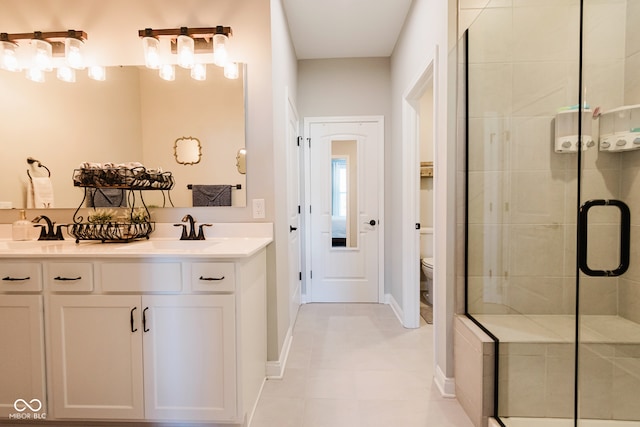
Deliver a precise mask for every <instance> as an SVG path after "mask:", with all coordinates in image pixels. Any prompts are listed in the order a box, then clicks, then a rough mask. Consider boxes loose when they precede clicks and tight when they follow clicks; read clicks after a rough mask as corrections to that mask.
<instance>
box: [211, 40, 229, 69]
mask: <svg viewBox="0 0 640 427" xmlns="http://www.w3.org/2000/svg"><path fill="white" fill-rule="evenodd" d="M228 39H229V37H227V35H226V34H224V33H218V32H216V34H215V35H214V36H213V63H214V64H216V65H217V66H218V67H224V66H225V65H227V61H228V60H229V54H228V53H227V40H228Z"/></svg>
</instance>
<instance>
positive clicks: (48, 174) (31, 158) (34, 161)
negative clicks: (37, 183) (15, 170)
mask: <svg viewBox="0 0 640 427" xmlns="http://www.w3.org/2000/svg"><path fill="white" fill-rule="evenodd" d="M27 163H29V164H30V165H32V164H34V163H37V164H38V165H37V166H38V167H39V168H44V169H46V171H47V176H48V177H49V178H51V171H50V170H49V168H48V167H46V166H45V165H43V164H42V163H41V162H40V160H36V159H34V158H33V157H27ZM27 175H28V176H29V180H31V181H32V180H33V178H32V176H31V173H30V172H29V169H27Z"/></svg>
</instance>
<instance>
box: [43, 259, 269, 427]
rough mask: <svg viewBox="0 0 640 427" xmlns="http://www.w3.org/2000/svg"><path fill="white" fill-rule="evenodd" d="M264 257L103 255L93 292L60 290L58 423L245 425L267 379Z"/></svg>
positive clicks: (53, 339) (50, 304) (52, 350)
mask: <svg viewBox="0 0 640 427" xmlns="http://www.w3.org/2000/svg"><path fill="white" fill-rule="evenodd" d="M265 257H266V255H265V251H264V250H261V251H260V252H259V253H258V254H256V255H253V256H251V257H248V258H246V259H236V260H229V261H227V260H222V261H219V260H218V261H216V260H212V259H205V258H186V259H178V258H168V259H159V260H152V259H135V258H131V259H128V258H115V259H104V260H96V261H94V262H93V267H92V269H90V270H91V271H92V272H93V284H92V285H87V284H84V285H83V286H84V288H83V289H91V290H90V291H85V290H82V289H76V290H69V288H64V286H73V285H71V284H70V282H71V281H65V283H64V284H59V286H60V288H59V289H58V291H55V292H51V293H50V295H48V299H47V303H46V304H47V312H48V322H49V328H48V334H49V339H48V357H49V365H48V368H49V370H50V372H49V376H48V378H49V394H50V395H49V406H50V412H51V418H55V419H94V420H145V421H163V420H167V421H208V422H216V423H221V424H225V425H227V424H243V423H244V422H245V418H246V417H247V416H248V415H249V414H250V413H251V411H252V409H253V406H254V404H255V402H256V399H257V398H258V395H259V392H260V389H261V387H262V383H263V381H264V378H265V364H266V326H265V323H266V296H265V295H266V294H265V293H266V259H265ZM78 264H79V265H82V262H79V263H78ZM54 269H55V268H52V266H47V267H46V268H45V271H47V272H51V271H53V270H54ZM49 275H50V274H49ZM54 276H55V277H58V275H54ZM79 276H80V275H79V274H75V275H74V274H72V273H71V272H69V271H67V272H66V276H64V277H67V278H77V277H79ZM61 277H62V276H61ZM82 277H85V276H82ZM75 282H77V283H79V282H81V279H78V280H77V281H75Z"/></svg>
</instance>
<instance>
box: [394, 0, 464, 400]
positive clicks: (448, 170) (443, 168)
mask: <svg viewBox="0 0 640 427" xmlns="http://www.w3.org/2000/svg"><path fill="white" fill-rule="evenodd" d="M456 20H457V2H456V1H455V0H450V1H448V2H443V1H437V0H415V1H414V2H413V4H412V6H411V10H410V12H409V16H408V17H407V20H406V22H405V26H404V28H403V31H402V34H401V36H400V39H399V41H398V43H397V45H396V48H395V50H394V53H393V56H392V58H391V78H392V87H391V90H392V108H393V113H392V114H393V116H392V117H393V120H392V124H391V125H392V140H393V141H394V143H393V144H390V146H388V147H387V148H388V152H387V153H385V154H386V156H387V158H388V159H389V160H390V162H389V163H390V164H389V170H390V174H389V175H390V176H391V180H390V182H388V185H389V187H390V188H389V189H390V190H391V191H388V193H389V197H388V199H387V200H388V201H389V202H388V203H389V204H388V206H389V207H392V206H393V207H395V208H393V209H391V208H389V209H388V210H387V212H386V214H387V215H388V216H387V218H388V224H391V227H389V228H390V230H388V231H389V236H387V237H388V240H387V241H388V242H389V252H390V254H391V257H392V258H391V260H390V262H391V266H390V268H388V269H387V270H386V271H387V272H388V279H390V278H393V279H394V280H387V282H388V283H390V291H391V296H392V298H393V299H394V300H395V301H396V302H398V303H399V304H403V301H405V302H406V301H408V299H407V298H406V297H407V296H406V295H404V292H403V283H404V282H405V277H407V276H411V270H410V269H411V268H413V267H411V266H410V265H409V264H407V265H405V262H408V263H412V262H413V263H415V264H416V267H415V268H416V269H417V268H418V264H417V258H416V260H415V261H414V260H408V261H407V260H405V259H403V258H404V257H403V254H404V252H405V251H407V248H411V247H413V246H414V245H415V250H416V252H417V239H418V237H417V235H416V233H417V232H416V231H415V230H413V231H412V228H413V224H414V223H415V222H418V218H416V211H417V209H414V208H415V204H416V203H417V200H414V201H413V202H409V200H408V199H409V198H410V197H411V198H413V199H415V198H416V195H415V194H407V193H406V192H404V191H403V190H402V189H403V186H404V185H405V183H404V182H403V181H405V180H407V179H409V180H410V179H414V178H411V175H403V170H404V168H405V166H406V165H407V164H410V163H411V159H410V158H409V159H408V158H407V155H408V153H411V152H415V147H413V148H412V147H409V146H407V137H408V136H407V135H405V134H404V133H403V121H404V118H405V115H404V112H405V111H406V109H407V108H410V107H408V106H407V103H406V102H405V98H406V96H407V94H408V93H409V91H410V90H411V89H413V87H414V86H415V84H416V82H417V81H418V80H419V79H420V77H421V76H422V75H423V74H424V72H425V70H427V68H428V67H429V64H430V63H432V62H433V61H434V60H435V59H436V58H437V59H438V61H437V62H435V63H434V65H435V66H436V68H435V69H434V78H435V81H436V88H435V92H434V93H435V99H436V103H435V106H434V107H435V110H436V111H437V118H436V121H435V122H434V126H435V129H436V134H435V147H434V148H435V158H434V164H435V167H436V169H435V173H436V176H435V178H434V185H435V200H434V203H435V206H436V211H435V213H434V214H435V217H434V225H435V228H436V234H435V236H434V239H435V248H434V253H435V255H436V256H435V267H434V306H435V309H434V317H435V319H434V321H435V328H436V330H435V352H436V354H435V364H436V383H437V384H438V386H439V387H440V388H441V391H443V392H444V393H447V394H448V393H453V381H452V378H453V332H452V319H453V312H454V293H455V292H454V289H455V286H454V285H455V283H454V279H455V269H454V259H455V248H456V244H455V243H456V239H455V213H456V209H455V197H456V190H455V182H456V175H455V158H456V157H455V156H456V148H455V138H454V136H455V135H454V134H455V132H453V131H452V129H451V123H450V121H448V120H447V117H450V118H451V119H452V120H451V121H453V122H454V123H455V110H454V112H453V114H452V112H451V111H450V110H451V108H452V105H454V102H452V101H451V100H449V96H450V94H451V90H450V89H451V87H452V85H453V87H455V74H453V75H452V76H451V75H450V74H449V73H450V72H451V71H453V72H454V73H455V66H454V67H451V66H450V65H449V63H448V62H449V61H448V56H449V48H450V46H453V45H454V43H455V37H456ZM453 64H454V65H455V61H454V62H453ZM453 93H454V94H455V91H453ZM411 144H415V141H411ZM416 173H417V172H416ZM394 190H395V191H394ZM416 271H417V270H416ZM412 278H413V277H412ZM416 286H417V285H416ZM411 303H413V302H411ZM407 304H409V302H407Z"/></svg>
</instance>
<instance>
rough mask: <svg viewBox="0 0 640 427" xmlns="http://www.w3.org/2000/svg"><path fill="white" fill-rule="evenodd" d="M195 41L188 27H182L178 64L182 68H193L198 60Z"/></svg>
mask: <svg viewBox="0 0 640 427" xmlns="http://www.w3.org/2000/svg"><path fill="white" fill-rule="evenodd" d="M195 45H196V44H195V41H194V40H193V38H192V37H191V36H190V35H189V34H188V29H187V27H181V28H180V35H179V36H178V41H177V53H178V65H179V66H181V67H182V68H187V69H191V68H193V66H194V64H195V62H196V52H195V49H196V47H195Z"/></svg>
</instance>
